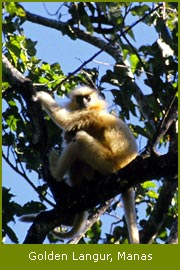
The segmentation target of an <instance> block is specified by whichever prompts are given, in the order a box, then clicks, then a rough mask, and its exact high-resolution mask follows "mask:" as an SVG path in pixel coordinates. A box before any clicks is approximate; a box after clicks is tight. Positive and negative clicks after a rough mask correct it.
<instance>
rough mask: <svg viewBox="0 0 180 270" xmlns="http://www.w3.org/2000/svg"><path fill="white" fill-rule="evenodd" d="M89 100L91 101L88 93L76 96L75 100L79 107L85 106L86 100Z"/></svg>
mask: <svg viewBox="0 0 180 270" xmlns="http://www.w3.org/2000/svg"><path fill="white" fill-rule="evenodd" d="M90 101H91V97H90V96H89V95H87V96H77V97H76V102H77V104H78V105H79V107H80V108H81V109H82V108H86V107H87V105H88V102H90Z"/></svg>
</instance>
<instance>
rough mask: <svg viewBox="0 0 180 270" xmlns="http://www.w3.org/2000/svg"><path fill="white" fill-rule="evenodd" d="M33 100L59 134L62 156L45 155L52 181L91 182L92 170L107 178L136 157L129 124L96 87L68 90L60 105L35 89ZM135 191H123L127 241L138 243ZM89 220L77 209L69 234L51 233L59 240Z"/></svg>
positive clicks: (86, 213)
mask: <svg viewBox="0 0 180 270" xmlns="http://www.w3.org/2000/svg"><path fill="white" fill-rule="evenodd" d="M34 101H39V102H40V103H41V105H42V108H43V109H44V110H45V111H46V113H47V114H48V115H49V116H50V118H51V119H52V120H53V121H54V123H55V124H56V125H57V126H58V127H60V128H61V129H62V130H63V132H64V142H65V146H64V149H63V151H62V154H61V155H59V154H58V152H57V151H56V150H54V149H53V150H52V151H51V152H50V154H49V168H50V172H51V174H52V176H53V178H54V179H55V180H56V181H62V180H63V178H64V176H67V179H68V180H67V183H68V185H70V186H77V185H79V184H81V183H85V182H86V181H91V180H92V179H93V177H94V176H95V175H96V174H99V175H101V176H107V175H109V174H112V173H114V172H116V171H118V170H120V169H122V168H123V167H125V166H126V165H127V164H129V163H130V162H131V161H132V160H133V159H135V157H136V156H137V153H138V150H137V144H136V140H135V138H134V136H133V134H132V132H131V130H130V129H129V127H128V126H127V125H126V124H125V123H124V122H123V121H122V120H121V119H119V118H118V117H116V116H115V115H113V114H111V113H109V112H108V110H107V103H106V101H105V100H103V99H102V98H100V97H99V95H98V92H97V90H95V89H91V88H89V87H87V86H82V87H79V88H75V89H74V90H73V91H71V93H70V96H69V101H68V102H67V104H66V105H65V106H64V107H61V106H59V105H58V104H57V103H56V101H55V100H54V99H53V97H52V96H51V95H50V94H48V93H47V92H43V91H40V92H37V93H36V95H35V96H34ZM134 196H135V192H134V189H133V188H129V189H128V190H127V191H125V192H123V193H122V200H123V205H124V211H125V218H126V223H127V227H128V232H129V242H130V243H132V244H138V243H139V233H138V228H137V221H136V213H135V198H134ZM87 219H88V211H84V212H82V213H78V214H77V215H76V216H75V218H74V224H73V227H72V229H71V230H70V231H68V232H63V233H60V232H56V230H55V231H54V232H53V234H54V235H56V236H57V237H58V238H59V239H69V238H71V239H72V238H73V237H75V236H76V235H78V234H80V232H81V230H82V228H83V227H84V226H85V224H86V222H87Z"/></svg>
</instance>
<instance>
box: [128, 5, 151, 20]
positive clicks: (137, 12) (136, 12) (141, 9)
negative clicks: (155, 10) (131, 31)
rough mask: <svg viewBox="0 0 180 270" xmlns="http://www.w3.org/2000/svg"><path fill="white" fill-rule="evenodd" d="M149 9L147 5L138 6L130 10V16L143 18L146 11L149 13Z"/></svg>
mask: <svg viewBox="0 0 180 270" xmlns="http://www.w3.org/2000/svg"><path fill="white" fill-rule="evenodd" d="M149 10H150V7H149V6H148V5H139V6H135V7H133V8H131V14H132V15H133V16H139V17H140V16H144V15H145V12H146V11H149Z"/></svg>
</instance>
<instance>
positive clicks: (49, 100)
mask: <svg viewBox="0 0 180 270" xmlns="http://www.w3.org/2000/svg"><path fill="white" fill-rule="evenodd" d="M32 99H33V101H35V102H36V101H40V102H41V105H42V106H43V108H44V109H45V110H46V111H47V112H51V111H54V110H56V109H59V105H58V104H57V103H56V101H55V100H54V99H53V97H52V96H51V95H50V94H48V93H46V92H44V91H40V92H37V93H36V95H35V96H33V97H32Z"/></svg>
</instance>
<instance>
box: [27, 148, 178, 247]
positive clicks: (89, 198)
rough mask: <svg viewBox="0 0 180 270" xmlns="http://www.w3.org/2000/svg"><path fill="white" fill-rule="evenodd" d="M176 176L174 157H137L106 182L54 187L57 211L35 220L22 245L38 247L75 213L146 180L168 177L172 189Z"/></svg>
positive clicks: (42, 214) (170, 154)
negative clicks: (29, 244) (28, 244)
mask: <svg viewBox="0 0 180 270" xmlns="http://www.w3.org/2000/svg"><path fill="white" fill-rule="evenodd" d="M169 160H171V162H169ZM176 175H177V153H168V154H166V155H163V156H159V157H158V156H154V157H153V156H151V157H149V158H145V159H143V158H141V157H138V158H136V159H135V160H134V161H133V162H132V163H131V164H129V165H128V166H126V167H125V168H123V169H121V170H120V171H119V172H117V173H115V174H113V175H111V176H109V177H107V178H106V179H104V177H103V178H102V179H99V178H98V179H94V181H92V182H89V183H86V185H80V186H78V187H73V188H72V187H69V186H67V185H66V184H64V183H63V182H61V183H56V184H57V189H56V190H57V191H58V194H59V202H57V208H56V209H53V210H51V211H48V212H42V213H41V214H40V215H39V216H38V217H37V219H36V220H35V222H34V223H33V225H32V226H31V228H30V230H29V232H28V235H27V237H26V240H25V242H24V243H42V242H43V241H44V239H45V237H46V235H47V234H48V232H49V231H50V230H52V229H53V228H54V227H56V226H58V225H59V224H70V223H71V222H72V217H73V216H74V215H75V214H76V213H78V212H81V211H84V210H87V209H90V208H92V207H95V206H96V205H98V204H100V203H103V202H105V201H107V200H109V199H111V198H112V197H114V196H116V195H118V194H120V193H121V192H123V191H125V190H126V189H128V188H129V187H132V186H135V185H137V184H139V183H142V182H144V181H146V180H147V179H158V178H162V177H168V176H169V177H170V176H172V181H173V182H172V185H174V186H176V185H177V181H176V177H175V176H176ZM174 177H175V178H174ZM127 179H128V180H127ZM95 187H96V188H95ZM168 202H169V201H168ZM39 238H40V239H39ZM38 241H42V242H38Z"/></svg>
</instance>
